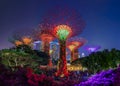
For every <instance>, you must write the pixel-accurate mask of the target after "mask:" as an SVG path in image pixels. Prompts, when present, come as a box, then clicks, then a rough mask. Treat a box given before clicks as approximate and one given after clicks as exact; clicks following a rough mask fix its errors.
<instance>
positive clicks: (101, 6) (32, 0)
mask: <svg viewBox="0 0 120 86" xmlns="http://www.w3.org/2000/svg"><path fill="white" fill-rule="evenodd" d="M57 4H59V5H61V6H62V5H66V4H67V5H69V6H70V7H71V8H75V9H77V10H78V11H79V13H80V15H81V16H82V18H83V19H84V21H85V22H86V27H85V29H84V31H83V32H82V34H80V35H79V37H83V38H85V39H87V40H88V43H87V44H86V45H99V46H101V49H100V50H103V49H112V48H116V49H119V50H120V46H119V44H120V41H119V37H120V34H119V32H120V10H119V9H120V5H119V4H120V1H119V0H91V1H90V0H85V1H83V0H76V2H75V1H74V0H60V1H56V0H51V1H49V0H17V1H16V0H11V1H9V0H1V1H0V11H1V12H0V39H1V43H0V49H3V48H9V47H11V46H13V45H12V44H11V43H10V42H9V41H8V38H9V37H11V36H12V35H13V32H16V31H18V32H24V31H29V30H31V29H34V28H36V27H37V26H38V25H39V23H40V22H41V20H42V17H43V16H44V15H45V13H46V12H47V11H48V10H49V8H51V7H52V6H55V5H57ZM83 47H84V46H83ZM80 50H81V51H83V49H82V48H81V49H80Z"/></svg>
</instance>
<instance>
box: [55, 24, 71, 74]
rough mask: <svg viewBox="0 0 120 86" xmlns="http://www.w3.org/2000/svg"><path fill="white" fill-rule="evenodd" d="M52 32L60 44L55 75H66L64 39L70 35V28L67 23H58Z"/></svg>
mask: <svg viewBox="0 0 120 86" xmlns="http://www.w3.org/2000/svg"><path fill="white" fill-rule="evenodd" d="M53 34H54V35H55V37H56V38H58V40H59V44H60V58H59V64H58V65H59V67H58V68H59V69H58V70H57V72H56V75H57V76H67V75H68V71H67V61H66V40H67V39H68V38H69V37H70V36H71V34H72V30H71V28H70V27H69V26H67V25H58V26H56V27H55V28H54V30H53Z"/></svg>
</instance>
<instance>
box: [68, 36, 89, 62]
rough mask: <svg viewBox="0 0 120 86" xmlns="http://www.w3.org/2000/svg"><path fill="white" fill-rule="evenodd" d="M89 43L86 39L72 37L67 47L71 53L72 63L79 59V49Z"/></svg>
mask: <svg viewBox="0 0 120 86" xmlns="http://www.w3.org/2000/svg"><path fill="white" fill-rule="evenodd" d="M86 42H87V41H86V40H85V39H84V38H80V37H72V38H70V39H69V40H68V43H67V47H68V49H69V50H70V51H71V62H72V61H74V60H76V59H78V48H80V47H81V46H83V45H84V44H85V43H86Z"/></svg>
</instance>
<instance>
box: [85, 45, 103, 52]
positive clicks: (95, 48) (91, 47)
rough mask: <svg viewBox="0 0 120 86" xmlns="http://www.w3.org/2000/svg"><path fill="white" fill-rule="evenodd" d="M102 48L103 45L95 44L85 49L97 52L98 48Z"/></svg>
mask: <svg viewBox="0 0 120 86" xmlns="http://www.w3.org/2000/svg"><path fill="white" fill-rule="evenodd" d="M100 48H101V46H98V45H94V46H86V47H85V50H87V51H88V52H96V51H97V50H99V49H100Z"/></svg>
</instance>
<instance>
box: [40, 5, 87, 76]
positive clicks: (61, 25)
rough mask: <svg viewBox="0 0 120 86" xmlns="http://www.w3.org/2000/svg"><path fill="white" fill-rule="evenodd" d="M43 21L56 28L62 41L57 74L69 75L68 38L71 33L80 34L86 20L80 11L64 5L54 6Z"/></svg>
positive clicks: (56, 32) (55, 31)
mask: <svg viewBox="0 0 120 86" xmlns="http://www.w3.org/2000/svg"><path fill="white" fill-rule="evenodd" d="M42 22H44V23H49V24H50V25H51V27H52V28H54V31H53V35H55V36H56V37H57V38H58V40H59V43H60V56H59V57H60V60H59V61H58V63H60V65H59V69H58V70H57V73H56V75H58V76H60V75H67V67H66V40H67V38H68V37H69V36H70V35H71V36H76V35H79V34H80V33H81V32H82V31H83V29H84V27H85V22H84V20H83V19H82V17H81V16H80V13H79V12H78V11H76V10H75V9H73V8H70V7H66V6H63V5H62V6H59V5H58V6H57V7H52V9H50V10H49V11H48V12H47V13H46V15H45V17H43V20H42ZM71 28H72V31H71ZM71 33H72V34H71Z"/></svg>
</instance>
